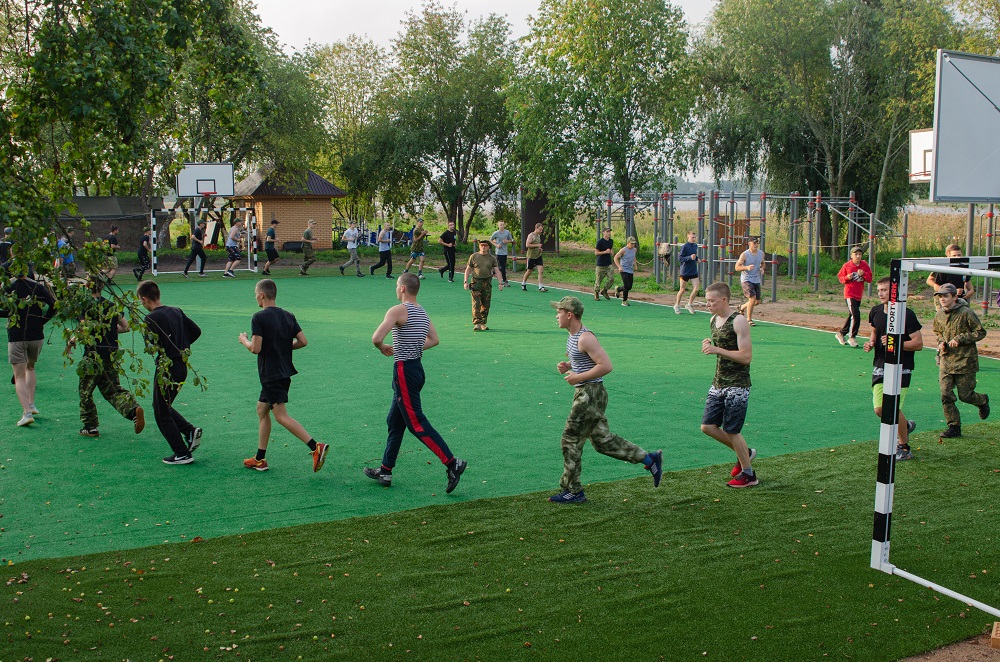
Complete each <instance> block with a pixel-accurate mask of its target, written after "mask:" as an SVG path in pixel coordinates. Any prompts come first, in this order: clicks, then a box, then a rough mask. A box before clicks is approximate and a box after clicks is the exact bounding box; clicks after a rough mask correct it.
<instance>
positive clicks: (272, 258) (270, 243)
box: [261, 219, 281, 276]
mask: <svg viewBox="0 0 1000 662" xmlns="http://www.w3.org/2000/svg"><path fill="white" fill-rule="evenodd" d="M277 225H278V221H277V219H271V227H269V228H268V229H267V234H265V235H264V252H265V253H267V262H265V263H264V270H263V271H261V273H262V274H264V275H265V276H270V275H271V265H274V264H277V263H278V260H280V259H281V256H280V255H279V254H278V249H276V248H275V247H274V245H275V244H276V243H277V241H278V228H277Z"/></svg>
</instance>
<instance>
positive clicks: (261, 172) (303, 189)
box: [234, 166, 347, 198]
mask: <svg viewBox="0 0 1000 662" xmlns="http://www.w3.org/2000/svg"><path fill="white" fill-rule="evenodd" d="M274 172H275V169H274V167H272V166H264V167H262V168H259V169H258V170H256V171H255V172H253V173H252V174H251V175H250V176H249V177H247V178H246V179H244V180H242V181H241V182H239V183H238V184H237V185H236V188H235V196H234V197H237V198H300V197H303V196H315V197H324V198H343V197H344V196H346V195H347V193H345V192H344V191H343V190H341V189H339V188H337V187H336V186H334V185H333V184H331V183H330V182H328V181H326V180H325V179H323V178H322V177H320V176H319V175H317V174H316V173H315V172H313V171H312V170H307V171H306V177H305V181H304V182H303V181H301V178H299V179H300V181H299V182H294V183H289V182H282V183H280V184H279V183H278V182H272V181H268V180H269V179H272V175H273V174H274Z"/></svg>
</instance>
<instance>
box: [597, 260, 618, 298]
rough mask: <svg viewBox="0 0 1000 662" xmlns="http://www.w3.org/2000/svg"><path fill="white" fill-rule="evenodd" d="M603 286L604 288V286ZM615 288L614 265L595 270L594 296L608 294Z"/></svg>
mask: <svg viewBox="0 0 1000 662" xmlns="http://www.w3.org/2000/svg"><path fill="white" fill-rule="evenodd" d="M602 284H603V286H602ZM614 287H615V268H614V266H612V265H608V266H606V267H597V268H596V269H595V270H594V294H597V293H599V292H607V291H608V290H610V289H614Z"/></svg>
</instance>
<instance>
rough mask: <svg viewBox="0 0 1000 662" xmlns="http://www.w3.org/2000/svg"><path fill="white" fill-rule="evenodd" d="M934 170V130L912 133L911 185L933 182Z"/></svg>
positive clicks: (920, 130) (919, 130)
mask: <svg viewBox="0 0 1000 662" xmlns="http://www.w3.org/2000/svg"><path fill="white" fill-rule="evenodd" d="M933 170H934V129H917V130H916V131H910V183H911V184H924V183H926V182H929V181H931V172H932V171H933Z"/></svg>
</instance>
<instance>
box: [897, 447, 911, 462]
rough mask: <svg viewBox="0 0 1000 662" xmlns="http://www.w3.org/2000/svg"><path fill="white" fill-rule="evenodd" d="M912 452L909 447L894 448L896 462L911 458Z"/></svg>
mask: <svg viewBox="0 0 1000 662" xmlns="http://www.w3.org/2000/svg"><path fill="white" fill-rule="evenodd" d="M912 459H913V453H912V452H911V451H910V447H909V446H907V447H906V448H903V447H897V448H896V462H905V461H906V460H912Z"/></svg>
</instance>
